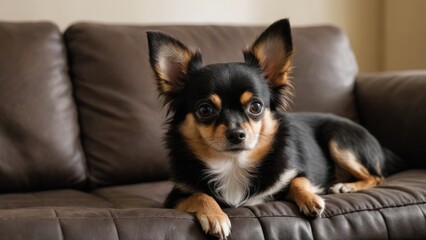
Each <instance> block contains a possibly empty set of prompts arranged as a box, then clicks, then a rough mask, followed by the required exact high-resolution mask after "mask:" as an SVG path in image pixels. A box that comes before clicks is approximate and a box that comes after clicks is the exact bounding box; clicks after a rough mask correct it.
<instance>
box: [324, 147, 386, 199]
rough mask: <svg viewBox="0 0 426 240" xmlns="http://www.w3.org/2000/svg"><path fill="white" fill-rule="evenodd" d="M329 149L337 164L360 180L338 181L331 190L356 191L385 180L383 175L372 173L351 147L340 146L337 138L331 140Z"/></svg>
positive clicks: (334, 191)
mask: <svg viewBox="0 0 426 240" xmlns="http://www.w3.org/2000/svg"><path fill="white" fill-rule="evenodd" d="M329 151H330V155H331V157H332V158H333V160H334V161H335V162H336V164H337V165H338V166H339V167H341V168H342V169H343V170H344V171H346V172H348V173H350V174H351V175H352V176H353V177H355V178H356V179H357V180H358V181H356V182H351V183H337V184H335V185H333V186H332V187H331V188H330V192H332V193H347V192H356V191H359V190H364V189H368V188H372V187H375V186H377V185H379V184H381V183H382V182H383V177H380V176H374V175H372V174H371V173H370V172H369V171H368V170H367V168H366V167H365V166H363V165H362V164H361V162H360V161H359V159H357V157H356V156H355V154H354V153H353V152H352V151H351V150H350V149H345V148H342V147H340V146H339V144H338V143H337V142H336V141H335V140H331V141H330V143H329Z"/></svg>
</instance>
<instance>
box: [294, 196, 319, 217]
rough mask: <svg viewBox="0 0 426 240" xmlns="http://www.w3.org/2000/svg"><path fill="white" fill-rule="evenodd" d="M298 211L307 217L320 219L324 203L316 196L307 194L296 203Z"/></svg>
mask: <svg viewBox="0 0 426 240" xmlns="http://www.w3.org/2000/svg"><path fill="white" fill-rule="evenodd" d="M296 204H297V206H298V207H299V209H300V211H301V212H302V213H303V214H305V215H306V216H308V217H321V214H322V212H324V209H325V201H324V199H322V198H321V197H320V196H318V195H316V194H309V196H306V197H304V198H301V199H299V200H298V201H297V202H296Z"/></svg>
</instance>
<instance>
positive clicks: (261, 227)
mask: <svg viewBox="0 0 426 240" xmlns="http://www.w3.org/2000/svg"><path fill="white" fill-rule="evenodd" d="M245 208H247V209H248V210H249V211H250V212H251V213H252V214H253V216H254V217H255V218H256V220H257V222H258V223H259V225H260V229H261V230H262V235H263V239H266V235H265V230H264V229H263V225H262V223H261V222H260V219H259V217H258V216H256V214H254V211H253V209H251V208H250V207H245ZM250 218H252V217H250Z"/></svg>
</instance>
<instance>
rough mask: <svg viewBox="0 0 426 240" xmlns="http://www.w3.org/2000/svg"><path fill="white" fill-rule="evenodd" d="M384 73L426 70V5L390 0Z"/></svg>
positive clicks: (417, 1)
mask: <svg viewBox="0 0 426 240" xmlns="http://www.w3.org/2000/svg"><path fill="white" fill-rule="evenodd" d="M385 9H386V10H385V25H384V30H385V32H384V40H385V41H384V51H383V54H384V55H383V70H406V69H426V1H425V0H408V1H401V0H386V1H385Z"/></svg>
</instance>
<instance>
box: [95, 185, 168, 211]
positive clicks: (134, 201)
mask: <svg viewBox="0 0 426 240" xmlns="http://www.w3.org/2000/svg"><path fill="white" fill-rule="evenodd" d="M172 187H173V184H172V182H170V181H161V182H152V183H141V184H132V185H124V186H114V187H105V188H100V189H97V190H95V191H93V192H92V193H93V194H94V195H97V196H100V197H102V198H105V199H106V200H108V201H109V202H110V203H111V204H113V206H114V208H147V207H149V208H160V207H161V206H162V203H163V202H164V200H165V199H166V197H167V194H168V193H169V192H170V191H171V190H172Z"/></svg>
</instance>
